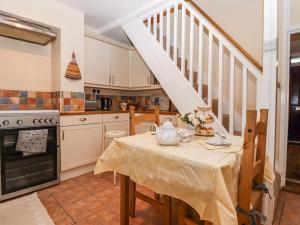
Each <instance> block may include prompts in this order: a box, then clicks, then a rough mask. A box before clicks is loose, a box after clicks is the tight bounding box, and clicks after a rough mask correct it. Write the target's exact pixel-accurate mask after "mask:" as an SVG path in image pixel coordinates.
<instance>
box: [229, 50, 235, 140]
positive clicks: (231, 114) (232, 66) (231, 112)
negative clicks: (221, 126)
mask: <svg viewBox="0 0 300 225" xmlns="http://www.w3.org/2000/svg"><path fill="white" fill-rule="evenodd" d="M234 73H235V59H234V55H233V54H230V78H229V84H230V85H229V92H230V93H229V133H230V134H231V135H233V134H234V121H233V118H234Z"/></svg>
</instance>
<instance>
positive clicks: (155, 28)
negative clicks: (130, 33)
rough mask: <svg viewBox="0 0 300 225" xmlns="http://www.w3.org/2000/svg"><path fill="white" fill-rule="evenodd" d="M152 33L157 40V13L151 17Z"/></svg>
mask: <svg viewBox="0 0 300 225" xmlns="http://www.w3.org/2000/svg"><path fill="white" fill-rule="evenodd" d="M153 35H154V37H155V39H156V40H157V14H156V13H155V14H154V17H153Z"/></svg>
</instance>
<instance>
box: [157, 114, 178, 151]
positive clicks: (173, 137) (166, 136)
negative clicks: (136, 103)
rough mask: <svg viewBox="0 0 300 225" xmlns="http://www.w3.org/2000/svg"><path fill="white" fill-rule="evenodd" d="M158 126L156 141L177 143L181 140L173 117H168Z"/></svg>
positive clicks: (164, 143)
mask: <svg viewBox="0 0 300 225" xmlns="http://www.w3.org/2000/svg"><path fill="white" fill-rule="evenodd" d="M155 128H156V133H155V135H156V136H155V137H156V141H157V142H158V143H159V144H161V145H177V144H178V143H179V142H180V136H179V134H178V133H177V129H176V128H175V127H174V125H173V124H172V122H171V119H167V120H166V121H165V122H164V123H163V125H162V126H160V127H158V126H157V125H156V124H155Z"/></svg>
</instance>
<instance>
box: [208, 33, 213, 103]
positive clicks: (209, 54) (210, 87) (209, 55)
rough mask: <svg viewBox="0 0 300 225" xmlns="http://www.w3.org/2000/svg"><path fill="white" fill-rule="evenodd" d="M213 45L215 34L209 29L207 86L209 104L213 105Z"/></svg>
mask: <svg viewBox="0 0 300 225" xmlns="http://www.w3.org/2000/svg"><path fill="white" fill-rule="evenodd" d="M212 45H213V34H212V32H211V31H209V35H208V72H207V73H208V78H207V86H208V93H207V104H208V105H209V106H212V60H213V55H212Z"/></svg>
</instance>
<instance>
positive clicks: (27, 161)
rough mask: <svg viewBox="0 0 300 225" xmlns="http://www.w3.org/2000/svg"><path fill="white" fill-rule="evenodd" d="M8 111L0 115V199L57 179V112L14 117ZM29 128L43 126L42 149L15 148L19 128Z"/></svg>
mask: <svg viewBox="0 0 300 225" xmlns="http://www.w3.org/2000/svg"><path fill="white" fill-rule="evenodd" d="M11 115H12V114H10V117H5V118H3V117H1V116H0V123H1V122H2V124H1V126H0V128H1V129H0V179H1V187H0V191H1V194H0V200H4V199H8V198H10V197H15V196H18V195H21V194H25V193H28V192H32V191H35V190H38V189H41V188H44V187H47V186H50V185H53V184H57V183H58V182H59V170H60V155H59V154H60V153H59V146H58V144H57V143H58V140H59V139H58V138H59V134H58V132H59V129H58V124H59V123H58V121H59V118H58V116H56V115H52V114H51V115H49V114H46V115H44V114H39V115H28V114H27V115H26V117H24V116H23V115H20V114H18V116H17V118H12V117H11ZM14 116H15V115H14ZM1 118H2V120H1ZM20 120H21V121H22V124H21V122H19V123H20V125H19V126H17V125H16V124H17V123H18V122H17V121H20ZM50 120H51V121H52V122H50ZM7 121H9V122H8V124H7ZM12 123H13V124H12ZM5 124H7V125H5ZM31 130H34V131H38V130H47V138H46V141H47V144H46V150H45V151H44V152H35V153H26V152H22V151H18V150H17V149H16V146H17V143H18V138H19V134H20V132H22V131H31Z"/></svg>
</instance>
